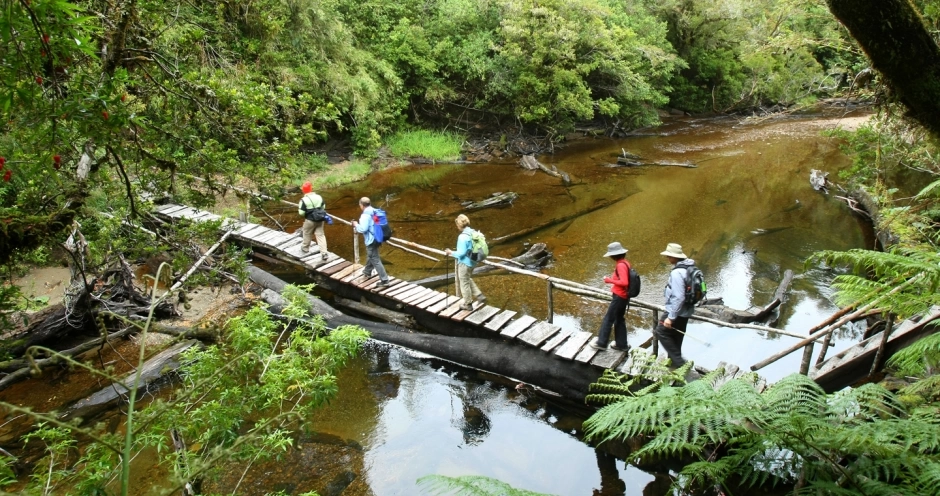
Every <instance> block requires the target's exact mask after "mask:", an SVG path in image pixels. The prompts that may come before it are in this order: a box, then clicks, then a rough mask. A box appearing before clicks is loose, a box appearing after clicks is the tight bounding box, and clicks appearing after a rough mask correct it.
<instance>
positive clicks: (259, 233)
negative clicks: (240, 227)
mask: <svg viewBox="0 0 940 496" xmlns="http://www.w3.org/2000/svg"><path fill="white" fill-rule="evenodd" d="M272 232H275V231H274V230H273V229H269V228H267V227H265V226H258V229H252V230H251V231H249V232H246V233H245V234H242V235H241V237H242V238H245V239H246V240H247V241H250V242H252V243H258V238H262V237H264V236H267V235H269V234H271V233H272Z"/></svg>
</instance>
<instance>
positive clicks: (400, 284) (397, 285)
mask: <svg viewBox="0 0 940 496" xmlns="http://www.w3.org/2000/svg"><path fill="white" fill-rule="evenodd" d="M409 284H411V283H409V282H408V281H405V280H403V279H399V280H397V281H395V282H391V279H389V285H388V286H386V287H384V288H377V289H378V293H379V294H380V295H382V296H385V295H387V294H389V293H390V292H392V291H400V290H402V289H404V288H406V287H407V286H408V285H409Z"/></svg>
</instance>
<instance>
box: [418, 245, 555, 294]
mask: <svg viewBox="0 0 940 496" xmlns="http://www.w3.org/2000/svg"><path fill="white" fill-rule="evenodd" d="M489 258H492V259H494V260H495V259H496V257H489ZM551 259H552V252H550V251H548V245H546V244H545V243H535V244H534V245H532V246H531V247H530V248H529V249H528V250H527V251H526V252H525V253H523V254H522V255H519V256H517V257H513V258H511V259H510V260H509V261H510V262H511V263H513V264H516V265H519V266H520V267H523V268H526V269H537V268H539V267H542V266H544V265H546V264H547V263H548V262H549V261H551ZM497 270H499V267H493V266H491V265H483V266H480V265H478V266H476V267H474V268H473V275H474V276H478V275H480V274H486V273H487V272H495V271H497ZM453 278H454V272H453V271H449V272H447V273H445V274H439V275H436V276H431V277H425V278H424V279H419V280H417V281H411V282H412V284H417V285H419V286H424V287H426V288H438V287H441V286H443V285H445V284H447V283H448V282H449V281H450V280H452V279H453Z"/></svg>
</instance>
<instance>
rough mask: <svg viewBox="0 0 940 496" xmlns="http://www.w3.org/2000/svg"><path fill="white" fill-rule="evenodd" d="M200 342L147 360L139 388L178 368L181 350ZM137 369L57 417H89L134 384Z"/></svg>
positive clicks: (165, 351) (148, 386) (196, 342)
mask: <svg viewBox="0 0 940 496" xmlns="http://www.w3.org/2000/svg"><path fill="white" fill-rule="evenodd" d="M198 343H199V342H198V341H196V340H194V339H192V340H188V341H183V342H181V343H177V344H175V345H173V346H171V347H169V348H167V349H165V350H163V351H161V352H160V353H157V354H156V355H154V356H153V357H152V358H150V359H149V360H147V361H146V362H145V363H144V364H143V366H141V369H140V383H139V384H137V389H138V391H140V390H147V389H148V388H150V387H151V386H153V385H155V384H156V383H157V382H158V381H160V380H161V379H163V378H165V377H166V376H167V375H168V374H169V373H170V372H172V371H174V370H176V369H178V368H179V367H180V362H179V360H178V358H179V356H180V354H181V353H183V352H184V351H186V350H188V349H189V348H192V347H193V346H196V345H197V344H198ZM136 375H137V371H132V372H130V373H129V374H128V375H127V376H125V378H124V379H123V380H121V381H120V382H115V383H113V384H110V385H108V386H105V387H104V388H102V389H100V390H98V391H97V392H95V393H93V394H92V395H91V396H88V397H86V398H84V399H81V400H79V401H77V402H75V403H73V404H72V405H71V406H69V407H68V408H66V410H65V412H64V413H62V415H60V417H59V418H60V419H63V420H69V419H73V418H76V417H82V418H88V417H90V416H92V415H94V414H96V413H98V412H100V411H102V410H104V409H105V408H107V407H108V406H110V405H112V404H114V403H116V402H118V401H119V400H121V399H122V398H124V396H125V395H126V394H128V393H130V388H131V387H133V385H134V380H135V377H136Z"/></svg>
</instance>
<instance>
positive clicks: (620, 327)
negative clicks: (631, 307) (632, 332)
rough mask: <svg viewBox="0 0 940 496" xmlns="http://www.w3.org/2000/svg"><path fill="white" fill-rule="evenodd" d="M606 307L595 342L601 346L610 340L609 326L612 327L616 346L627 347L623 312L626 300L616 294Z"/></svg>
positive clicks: (625, 308) (625, 309)
mask: <svg viewBox="0 0 940 496" xmlns="http://www.w3.org/2000/svg"><path fill="white" fill-rule="evenodd" d="M611 296H613V297H614V299H613V300H611V302H610V305H609V306H608V307H607V313H606V314H604V320H602V321H601V329H600V330H599V331H598V332H597V344H598V345H600V346H601V347H604V346H607V342H608V341H609V340H610V328H611V327H613V328H614V341H615V342H616V343H617V347H618V348H626V347H627V321H626V320H624V313H626V311H627V300H626V298H621V297H619V296H617V295H611Z"/></svg>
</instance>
